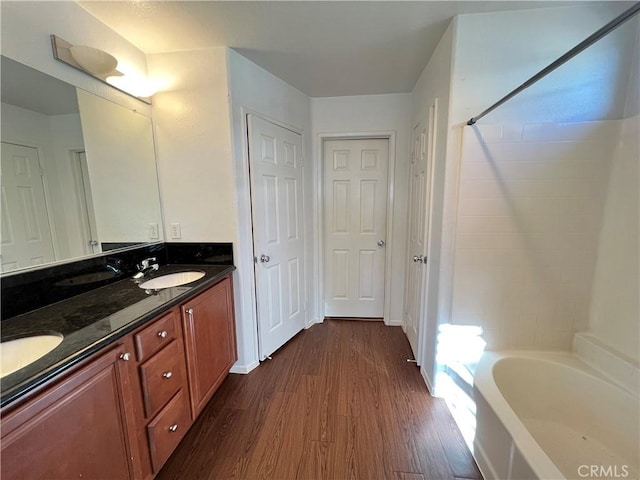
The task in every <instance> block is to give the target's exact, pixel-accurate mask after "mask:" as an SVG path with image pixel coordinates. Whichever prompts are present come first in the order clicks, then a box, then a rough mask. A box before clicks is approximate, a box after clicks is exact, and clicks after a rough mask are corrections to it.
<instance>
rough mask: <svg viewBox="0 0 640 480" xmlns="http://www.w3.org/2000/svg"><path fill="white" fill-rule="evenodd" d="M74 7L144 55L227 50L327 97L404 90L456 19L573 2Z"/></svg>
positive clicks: (139, 0) (136, 1)
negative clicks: (450, 23) (93, 18)
mask: <svg viewBox="0 0 640 480" xmlns="http://www.w3.org/2000/svg"><path fill="white" fill-rule="evenodd" d="M78 3H79V4H80V5H81V6H82V7H83V8H85V9H86V10H87V11H89V12H90V13H91V14H92V15H93V16H95V17H96V18H98V19H99V20H101V21H102V22H103V23H105V24H106V25H108V26H109V27H111V28H112V29H113V30H115V31H116V32H118V33H119V34H120V35H122V36H123V37H124V38H126V39H127V40H129V41H130V42H131V43H132V44H134V45H135V46H137V47H138V48H139V49H140V50H142V51H143V52H144V53H146V54H153V53H159V52H169V51H180V50H193V49H203V48H208V47H215V46H228V47H232V48H234V49H235V50H237V51H238V52H239V53H240V54H242V55H244V56H245V57H247V58H248V59H250V60H251V61H253V62H254V63H256V64H258V65H260V66H261V67H263V68H265V69H266V70H268V71H270V72H271V73H273V74H274V75H276V76H277V77H279V78H281V79H283V80H284V81H286V82H287V83H289V84H290V85H293V86H294V87H296V88H297V89H299V90H301V91H302V92H303V93H305V94H307V95H308V96H311V97H327V96H342V95H364V94H383V93H401V92H410V91H411V90H412V89H413V87H414V85H415V83H416V81H417V80H418V77H419V76H420V73H421V72H422V70H423V69H424V67H425V65H426V64H427V61H428V60H429V58H430V56H431V54H432V53H433V51H434V49H435V48H436V46H437V44H438V41H439V40H440V38H441V37H442V34H443V33H444V32H445V30H446V28H447V25H448V24H449V22H450V21H451V19H452V18H453V17H454V16H455V15H458V14H464V13H481V12H491V11H498V10H514V9H528V8H540V7H549V6H554V7H557V6H565V5H568V4H570V5H575V4H576V3H578V2H575V1H569V2H559V1H546V2H545V1H542V2H532V1H463V2H459V1H420V2H418V1H410V2H404V1H373V2H370V1H356V2H343V1H327V2H314V1H292V2H274V1H262V2H253V1H231V2H218V1H147V0H131V1H78ZM580 3H585V2H580Z"/></svg>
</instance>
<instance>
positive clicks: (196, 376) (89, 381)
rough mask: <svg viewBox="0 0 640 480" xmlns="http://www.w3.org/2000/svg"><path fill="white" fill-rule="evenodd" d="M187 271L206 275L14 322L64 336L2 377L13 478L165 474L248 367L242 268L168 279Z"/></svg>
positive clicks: (118, 287) (48, 309) (129, 285)
mask: <svg viewBox="0 0 640 480" xmlns="http://www.w3.org/2000/svg"><path fill="white" fill-rule="evenodd" d="M185 270H198V271H202V272H204V274H205V275H204V276H203V278H201V279H199V280H197V281H194V282H191V283H189V284H187V285H182V286H176V287H170V288H165V289H162V290H158V291H145V290H144V289H141V288H140V287H139V285H138V284H136V283H134V282H133V281H132V280H131V279H130V278H128V277H127V278H126V279H122V280H120V281H115V282H113V283H109V284H108V285H106V286H102V287H100V288H98V289H95V290H91V291H89V292H85V293H83V294H81V295H77V296H73V297H71V298H69V299H66V300H63V301H60V302H58V303H55V304H53V305H49V306H45V307H43V308H40V309H38V310H35V311H33V312H26V313H24V314H22V315H18V316H17V317H15V318H12V319H9V320H8V321H4V322H3V337H5V335H6V334H14V335H18V334H19V333H18V331H19V330H20V329H21V328H23V329H26V328H31V329H32V330H34V329H35V330H38V333H42V332H43V331H55V332H60V331H62V333H63V335H64V340H63V341H62V343H61V344H60V345H59V346H58V347H56V348H55V349H54V350H53V351H51V352H50V353H48V354H46V355H45V356H43V357H42V358H41V359H39V360H37V361H35V362H33V363H32V364H30V365H28V366H26V367H25V368H23V369H21V370H18V371H17V372H15V373H13V374H10V375H7V376H5V377H4V378H3V379H2V401H3V408H2V439H1V444H2V464H1V476H2V477H3V478H7V479H9V478H51V479H58V478H60V479H62V478H79V477H82V478H114V479H115V478H118V479H126V478H129V479H149V478H153V477H154V476H155V474H156V473H157V472H158V471H159V470H160V468H161V467H162V465H163V464H164V462H165V461H166V460H167V458H168V457H169V455H170V454H171V453H172V452H173V450H174V449H175V447H176V446H177V445H178V443H179V442H180V440H181V439H182V438H183V436H184V435H185V433H186V432H187V431H188V429H189V428H190V426H191V425H192V423H193V421H194V420H195V419H196V418H197V417H198V415H199V414H200V412H201V411H202V409H203V407H204V406H205V405H206V404H207V403H208V401H209V400H210V399H211V397H212V396H213V394H214V393H215V391H216V390H217V388H218V387H219V386H220V384H221V383H222V381H223V380H224V379H225V377H226V376H227V374H228V373H229V369H230V368H231V366H232V365H233V363H234V362H235V360H236V358H237V353H236V339H235V321H234V310H233V286H232V278H231V274H232V272H233V270H234V267H233V265H188V266H186V265H179V264H177V265H176V264H174V265H165V266H162V267H161V268H160V271H159V272H157V273H158V274H167V273H172V272H180V271H185ZM114 305H116V306H115V307H114ZM114 310H115V311H114ZM56 322H58V323H57V324H56ZM5 325H6V327H5ZM74 325H75V327H74ZM74 328H75V330H74ZM24 333H25V332H23V334H24ZM3 339H4V338H3Z"/></svg>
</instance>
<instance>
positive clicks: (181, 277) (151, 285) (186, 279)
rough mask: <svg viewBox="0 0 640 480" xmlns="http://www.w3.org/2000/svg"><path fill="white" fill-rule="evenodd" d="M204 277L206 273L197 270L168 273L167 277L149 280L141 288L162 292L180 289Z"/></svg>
mask: <svg viewBox="0 0 640 480" xmlns="http://www.w3.org/2000/svg"><path fill="white" fill-rule="evenodd" d="M202 277H204V272H198V271H196V270H194V271H189V272H176V273H168V274H167V275H161V276H159V277H155V278H152V279H150V280H147V281H146V282H142V283H141V284H140V285H139V287H140V288H144V289H146V290H160V289H162V288H169V287H178V286H180V285H185V284H187V283H191V282H195V281H196V280H200V279H201V278H202Z"/></svg>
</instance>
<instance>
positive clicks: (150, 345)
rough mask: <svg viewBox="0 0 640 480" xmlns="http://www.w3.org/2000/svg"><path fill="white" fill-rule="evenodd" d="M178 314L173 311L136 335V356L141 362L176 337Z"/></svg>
mask: <svg viewBox="0 0 640 480" xmlns="http://www.w3.org/2000/svg"><path fill="white" fill-rule="evenodd" d="M178 318H179V317H178V313H177V311H175V310H173V311H171V312H169V313H168V314H167V315H165V316H164V317H162V318H160V319H159V320H156V321H155V322H153V324H152V325H149V326H148V327H147V328H145V329H144V330H142V331H141V332H140V333H138V334H136V336H135V341H136V354H137V355H138V361H140V362H141V361H143V360H145V359H147V358H149V357H150V356H151V355H153V354H154V353H155V352H157V351H158V350H160V349H161V348H162V347H164V346H165V345H168V344H169V342H171V341H172V340H173V339H174V338H176V337H177V332H178V330H177V326H176V325H177V323H176V322H177V321H178Z"/></svg>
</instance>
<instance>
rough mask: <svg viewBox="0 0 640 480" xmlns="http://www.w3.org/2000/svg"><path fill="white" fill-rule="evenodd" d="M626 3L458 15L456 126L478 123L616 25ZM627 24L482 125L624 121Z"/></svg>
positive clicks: (453, 112) (628, 46)
mask: <svg viewBox="0 0 640 480" xmlns="http://www.w3.org/2000/svg"><path fill="white" fill-rule="evenodd" d="M626 8H628V5H626V4H621V2H608V3H606V4H595V5H582V6H576V7H564V8H541V9H535V10H516V11H505V12H495V13H486V14H476V15H460V16H459V17H458V31H457V35H456V45H457V47H456V50H455V65H454V78H453V89H454V91H455V94H454V96H453V98H452V103H451V123H452V124H454V125H456V124H459V123H461V122H465V121H466V120H468V119H469V118H471V117H472V116H474V115H477V114H478V113H480V112H481V111H483V110H484V109H485V108H487V107H489V106H490V105H491V104H492V103H494V102H495V101H497V100H498V99H500V98H501V97H503V96H504V95H506V94H507V93H509V91H511V90H512V89H514V88H515V87H517V86H518V85H520V84H521V83H523V82H524V81H525V80H527V79H528V78H529V77H531V76H532V75H534V74H536V73H538V71H539V70H541V69H542V68H543V67H546V66H547V65H548V64H550V63H551V62H552V61H554V60H556V59H557V58H558V57H560V56H561V55H562V54H564V53H566V52H567V51H568V50H570V49H571V48H572V47H574V46H575V45H577V44H578V43H579V42H581V41H582V40H584V39H585V38H587V37H588V36H589V35H591V34H592V33H593V32H595V31H596V30H597V29H599V28H600V27H602V26H603V25H604V24H606V23H607V22H608V21H610V20H611V19H613V18H614V17H615V16H617V15H618V14H619V13H621V12H622V11H623V10H625V9H626ZM635 28H636V25H635V24H634V22H633V21H630V22H627V23H625V24H624V25H622V26H621V27H620V28H618V29H617V30H616V31H615V32H613V33H611V34H610V35H608V36H607V37H605V38H603V39H602V40H600V41H599V42H597V43H595V44H594V45H592V46H591V47H589V49H587V50H585V51H584V52H582V53H581V54H580V55H578V56H576V57H574V58H573V59H571V60H570V61H569V62H568V63H566V64H565V65H563V66H562V67H560V68H559V69H557V70H556V71H554V72H552V73H551V74H549V75H548V76H547V77H545V78H544V79H543V80H541V81H539V82H538V83H536V84H535V85H533V86H531V87H530V88H529V89H527V90H526V91H524V92H522V93H521V94H519V95H518V96H516V97H515V98H513V99H512V100H510V101H509V102H507V103H505V104H504V105H502V106H501V107H499V108H498V109H496V110H495V111H494V112H492V113H491V114H489V115H488V116H487V117H485V120H483V122H485V123H493V124H496V123H503V122H516V123H518V122H527V123H546V122H584V121H591V120H606V119H616V118H621V117H622V114H623V110H624V104H625V94H626V92H627V83H628V75H627V74H626V73H627V71H628V70H627V69H628V66H629V64H630V62H631V60H632V57H633V41H630V39H632V38H633V32H634V29H635Z"/></svg>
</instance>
